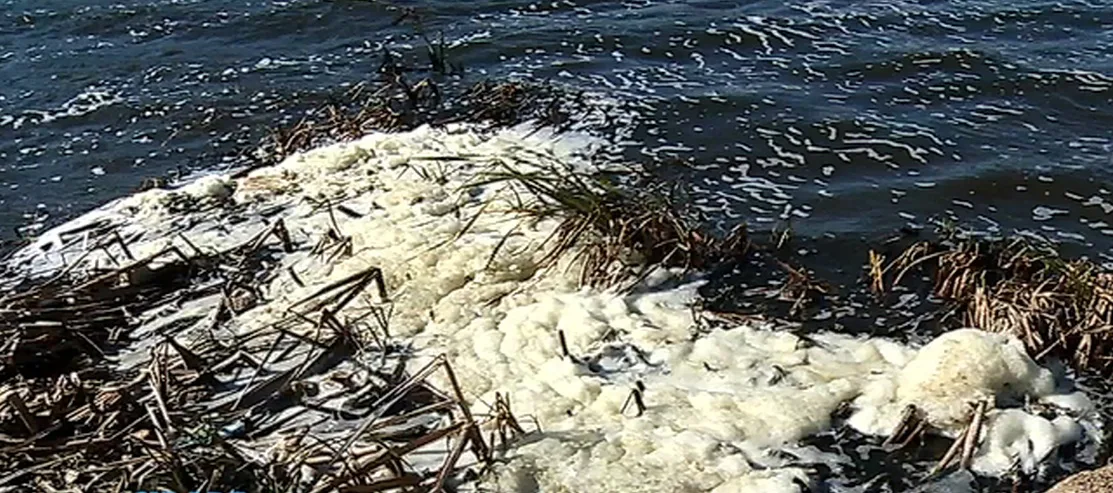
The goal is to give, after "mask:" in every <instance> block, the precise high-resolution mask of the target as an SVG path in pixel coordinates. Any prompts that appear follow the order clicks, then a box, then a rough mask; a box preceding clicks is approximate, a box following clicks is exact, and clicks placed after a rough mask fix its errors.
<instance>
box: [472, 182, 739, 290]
mask: <svg viewBox="0 0 1113 493" xmlns="http://www.w3.org/2000/svg"><path fill="white" fill-rule="evenodd" d="M618 178H622V179H624V180H626V181H627V183H623V184H622V185H621V186H620V185H619V183H618ZM490 183H504V184H508V185H510V187H511V189H512V190H514V191H515V192H516V195H515V196H516V197H517V199H518V202H517V203H516V204H515V207H514V208H515V209H516V211H517V212H520V213H522V214H525V215H527V216H531V217H534V218H547V217H558V218H561V223H560V226H559V227H558V228H557V230H556V232H555V233H554V234H553V236H552V237H551V238H550V240H549V250H548V252H547V255H546V257H545V261H544V263H549V264H551V263H553V262H555V261H556V260H557V259H559V258H560V257H562V256H564V255H565V254H568V253H572V254H574V255H575V256H576V259H575V260H576V261H577V265H578V266H579V268H580V269H581V271H580V281H581V283H582V284H586V285H596V286H600V285H615V284H617V283H618V282H620V281H622V280H628V279H631V278H633V279H640V278H641V275H644V274H646V273H647V272H648V270H647V269H648V268H651V267H656V266H660V267H679V268H683V269H701V268H704V267H708V266H710V265H713V264H715V263H717V262H721V261H724V260H727V259H729V258H741V257H742V256H744V255H745V254H746V253H747V251H748V250H749V241H748V240H747V235H746V230H745V228H742V227H739V228H736V229H735V230H734V231H732V232H731V233H730V234H728V235H726V236H725V237H722V238H718V237H714V236H711V235H708V234H706V233H704V232H702V231H701V230H700V227H701V225H702V220H701V218H700V216H699V214H698V213H695V212H690V211H685V210H683V209H681V208H680V207H678V206H677V204H678V203H679V202H678V201H677V200H675V199H674V195H675V191H674V189H672V188H670V187H669V186H668V185H666V184H663V183H659V182H654V181H653V180H652V179H651V178H649V177H648V176H642V175H638V174H636V173H634V172H632V171H624V172H621V173H596V174H585V173H581V172H578V171H576V170H572V169H567V168H564V167H561V166H560V165H557V164H553V165H548V166H545V167H542V168H539V169H537V170H535V171H521V170H519V169H514V168H510V167H504V168H498V169H495V170H492V171H491V172H489V173H487V174H485V176H484V178H483V179H482V180H481V181H480V182H479V183H477V185H483V184H490ZM523 196H524V197H525V198H523ZM632 273H633V274H635V275H634V276H633V277H631V274H632Z"/></svg>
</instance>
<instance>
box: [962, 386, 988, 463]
mask: <svg viewBox="0 0 1113 493" xmlns="http://www.w3.org/2000/svg"><path fill="white" fill-rule="evenodd" d="M986 407H987V402H986V401H980V402H978V404H977V406H976V407H975V409H974V416H973V418H971V420H970V430H969V431H967V433H966V437H965V438H966V439H965V440H964V443H963V445H962V461H961V462H960V463H959V464H960V466H961V467H962V468H963V469H969V468H970V462H971V460H972V459H973V457H974V450H975V449H977V448H978V437H979V436H980V435H981V432H982V420H983V419H984V418H985V411H986Z"/></svg>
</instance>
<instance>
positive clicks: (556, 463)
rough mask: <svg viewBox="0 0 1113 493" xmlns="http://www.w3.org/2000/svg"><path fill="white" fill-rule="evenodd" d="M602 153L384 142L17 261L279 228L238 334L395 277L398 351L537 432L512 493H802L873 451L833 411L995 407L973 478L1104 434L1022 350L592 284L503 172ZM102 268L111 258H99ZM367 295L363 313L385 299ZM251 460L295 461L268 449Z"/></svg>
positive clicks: (128, 202) (549, 145)
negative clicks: (554, 258) (281, 233)
mask: <svg viewBox="0 0 1113 493" xmlns="http://www.w3.org/2000/svg"><path fill="white" fill-rule="evenodd" d="M603 147H604V144H603V143H602V142H600V141H597V140H596V139H594V138H593V137H591V136H590V135H588V134H583V133H577V132H565V133H559V134H558V133H553V132H551V131H549V130H546V129H537V128H532V127H529V126H526V125H521V126H516V127H511V128H507V129H501V130H487V129H480V128H479V127H473V126H467V125H450V126H447V127H445V128H433V127H428V126H423V127H419V128H416V129H414V130H411V131H405V132H397V133H372V134H369V135H366V136H364V137H362V138H359V139H357V140H354V141H351V142H347V143H342V144H334V145H328V146H324V147H320V148H316V149H312V150H309V151H306V152H301V153H298V154H294V155H292V156H290V157H288V158H286V159H285V160H284V161H282V162H281V163H280V164H278V165H275V166H271V167H266V168H261V169H258V170H255V171H252V172H251V173H249V174H246V175H245V176H242V177H239V178H232V177H230V176H221V175H211V176H206V177H202V178H199V179H197V180H195V181H193V182H191V183H188V184H185V185H184V186H181V187H179V188H175V189H169V190H151V191H146V192H142V193H139V194H136V195H133V196H130V197H126V198H123V199H120V200H117V201H115V202H113V203H110V204H108V205H106V206H105V207H102V208H100V209H98V210H96V211H93V212H91V213H89V214H88V215H86V216H83V217H81V218H78V219H76V220H74V221H73V222H71V223H69V224H67V225H64V226H62V227H59V228H56V229H55V230H53V231H52V232H48V233H46V234H44V235H43V236H41V237H40V238H39V239H38V240H37V241H36V242H35V243H33V244H31V245H29V246H27V247H25V248H24V249H23V250H22V251H20V252H17V253H16V254H15V255H14V256H13V257H12V259H11V260H10V262H9V263H10V264H11V265H13V266H19V267H18V268H17V269H22V271H21V272H23V273H24V274H27V275H30V274H31V273H36V272H39V273H41V272H51V271H56V270H58V269H59V268H60V266H62V265H68V264H71V263H72V261H73V260H72V252H73V251H74V249H76V248H79V247H80V245H76V244H75V242H73V241H65V240H63V239H62V238H61V237H60V235H59V234H58V233H59V232H61V231H67V230H73V229H75V228H79V227H81V226H82V225H88V224H93V223H112V224H115V225H119V231H120V234H121V235H123V236H124V237H126V238H129V249H130V250H131V252H130V254H131V255H134V256H135V257H143V256H145V255H149V254H152V253H155V252H158V251H161V250H162V249H164V248H165V247H166V246H167V245H170V244H175V242H180V240H179V238H180V237H182V236H184V237H188V239H189V241H190V243H191V244H192V245H191V246H195V247H196V248H197V249H199V250H201V251H217V250H222V249H226V248H228V247H229V246H231V245H234V244H238V243H242V242H244V241H246V240H248V239H250V235H251V233H254V232H255V231H257V230H259V229H260V228H261V227H263V226H265V225H267V224H272V223H273V221H275V220H276V219H278V218H281V219H282V220H283V222H284V224H285V228H286V229H287V230H288V231H289V234H290V236H291V239H292V241H293V242H294V243H295V244H298V245H304V246H306V248H298V249H295V250H294V251H293V252H292V253H288V254H286V255H284V256H282V257H281V258H280V259H279V260H277V262H278V264H277V265H275V266H272V268H271V272H273V275H271V276H270V277H269V280H268V281H267V282H266V283H265V284H264V285H263V286H262V288H261V292H260V293H259V296H258V297H259V303H258V304H257V306H254V307H253V308H250V309H247V310H245V311H243V312H241V313H238V314H237V315H236V316H235V318H234V319H233V321H232V322H231V323H230V324H229V325H228V326H227V330H230V331H233V332H235V331H238V332H240V333H252V332H255V331H260V330H266V328H267V327H269V326H271V325H274V324H275V323H276V322H277V321H279V320H281V319H284V318H285V317H286V316H287V313H288V310H289V309H290V308H291V306H293V305H294V304H295V303H297V302H298V301H299V300H302V299H305V298H306V297H307V296H309V295H311V294H312V293H314V292H315V291H317V290H319V289H320V288H321V287H322V286H325V285H327V284H329V283H330V282H333V281H335V280H338V279H341V278H344V277H346V276H351V275H353V274H355V273H358V272H361V271H364V270H366V269H368V268H370V267H378V268H380V269H382V271H383V273H384V276H385V283H386V286H387V289H388V291H389V293H390V299H391V302H392V303H393V305H392V306H393V308H392V314H391V319H390V334H389V337H390V338H391V339H392V340H394V341H395V342H396V343H397V344H399V345H403V346H406V347H408V348H409V350H411V351H412V352H413V354H414V356H415V357H414V358H413V359H412V360H411V361H410V363H409V365H410V366H411V367H413V368H416V367H419V366H420V365H421V364H423V363H424V362H427V361H430V360H432V359H433V358H434V357H436V356H438V355H445V356H446V357H447V359H448V361H450V362H451V364H452V365H453V367H454V368H455V372H456V375H457V377H458V380H459V384H460V386H461V387H462V391H463V393H464V395H465V397H466V399H467V400H468V405H469V406H470V407H471V408H472V410H473V412H475V413H476V414H477V415H483V414H485V413H489V412H490V410H491V409H490V406H491V405H492V403H494V402H495V401H496V393H498V394H500V395H508V396H509V400H510V402H511V403H512V405H513V409H514V412H515V414H516V415H518V417H519V420H520V421H521V422H522V423H523V426H525V428H526V429H527V431H529V432H530V433H528V434H527V435H525V436H523V437H520V438H519V439H518V440H517V441H515V442H513V443H511V444H510V446H509V447H508V448H507V449H506V450H505V451H503V452H502V459H503V460H501V461H499V462H498V463H497V464H496V465H495V466H494V467H492V468H491V470H490V471H489V472H488V474H486V475H485V476H484V477H483V478H482V479H481V480H480V481H481V484H485V485H487V486H490V487H497V488H498V489H500V490H502V491H523V492H524V491H575V492H622V491H715V492H735V491H736V492H774V491H799V489H800V487H801V485H812V484H814V483H816V482H817V481H818V480H819V479H818V478H817V476H816V474H815V471H816V467H815V466H816V465H818V464H828V465H832V466H833V467H837V465H838V464H840V463H846V462H847V461H853V460H855V458H853V457H848V456H839V455H836V454H832V453H831V452H829V451H821V450H819V449H817V448H815V447H811V446H805V445H801V443H800V441H801V440H803V439H805V438H806V437H809V436H811V435H814V434H817V433H821V432H824V431H827V430H829V429H831V428H832V427H833V426H841V425H842V423H839V422H836V420H835V419H834V418H833V416H836V415H838V414H839V413H840V412H843V411H846V410H849V418H848V419H846V424H847V425H849V426H851V427H853V428H855V429H857V430H858V431H860V432H862V433H864V434H867V435H878V436H884V435H887V434H888V433H889V432H890V431H892V430H893V429H894V427H895V426H896V425H897V424H898V422H899V421H900V419H901V416H902V413H903V411H904V409H906V408H907V407H908V406H909V405H914V406H916V407H917V408H918V409H920V410H921V411H922V412H923V414H924V419H925V421H926V423H927V424H928V426H929V428H930V430H931V432H932V433H936V434H941V435H945V436H951V437H954V436H957V435H958V434H959V433H960V431H961V430H962V428H963V427H964V426H965V425H966V424H967V422H968V421H969V420H970V417H971V414H972V409H973V405H974V404H976V403H978V402H982V401H984V402H987V403H988V409H989V411H988V412H987V414H986V425H985V428H984V430H983V433H982V435H981V437H980V446H979V447H978V448H977V451H976V453H975V455H974V458H973V462H972V469H973V470H974V471H975V472H977V473H979V474H984V475H989V476H998V475H1004V474H1007V473H1009V472H1010V471H1011V470H1013V469H1014V468H1020V469H1022V470H1024V471H1026V472H1029V473H1033V472H1037V471H1039V470H1040V469H1041V468H1043V467H1047V466H1048V464H1049V463H1052V462H1054V461H1055V460H1056V457H1057V455H1056V454H1057V451H1058V450H1059V449H1060V447H1062V446H1064V445H1066V444H1072V443H1079V442H1083V443H1090V444H1092V443H1095V442H1097V441H1099V440H1100V436H1101V428H1102V425H1103V424H1102V423H1101V421H1100V417H1099V416H1098V414H1097V412H1096V411H1095V410H1094V408H1093V405H1092V404H1091V403H1090V402H1089V401H1088V399H1087V398H1086V397H1085V396H1083V395H1082V394H1080V393H1077V392H1073V391H1072V390H1070V387H1069V382H1062V381H1059V382H1057V381H1056V379H1055V378H1054V377H1053V376H1052V374H1051V372H1050V371H1048V370H1047V369H1045V368H1041V367H1040V366H1039V365H1037V364H1036V363H1035V362H1034V361H1033V360H1032V359H1031V358H1030V357H1029V356H1028V355H1027V354H1026V353H1025V350H1024V347H1023V345H1022V344H1020V343H1019V341H1017V340H1015V339H1013V338H1011V337H1010V336H1006V335H1001V334H993V333H988V332H983V331H980V330H975V329H963V330H958V331H952V332H949V333H946V334H944V335H942V336H940V337H939V338H937V339H935V340H933V341H931V342H929V343H927V344H926V345H924V346H922V347H917V346H915V345H909V344H904V343H901V342H897V341H892V340H887V339H882V338H867V337H859V336H851V335H846V334H839V333H835V332H819V333H814V334H809V335H807V336H804V335H797V334H793V333H791V332H790V331H786V330H782V329H783V328H784V327H782V326H781V325H779V324H778V322H775V321H756V320H755V321H750V322H734V323H728V322H713V321H710V320H709V319H708V317H705V316H704V314H702V313H700V311H699V309H698V301H699V294H698V289H699V287H700V285H701V284H702V283H703V282H704V281H703V279H701V273H699V272H688V273H685V272H680V271H678V270H675V269H666V268H660V269H657V270H655V271H653V272H652V273H651V274H650V275H648V276H646V277H645V279H643V280H641V281H640V282H637V283H636V284H635V285H634V287H633V288H631V289H629V290H623V291H619V290H617V289H606V288H600V287H590V288H589V287H582V286H581V284H580V283H579V277H578V269H577V265H576V262H577V257H576V256H575V255H565V256H563V257H562V258H561V260H560V261H559V262H557V263H556V264H553V265H549V264H547V263H546V262H545V260H546V257H547V255H548V252H549V248H550V247H551V246H552V237H553V235H554V232H555V231H556V230H557V228H558V226H559V224H560V220H561V218H560V217H558V216H553V217H547V218H546V217H541V218H539V217H528V218H526V217H523V216H522V215H521V214H520V213H519V210H520V209H521V206H522V205H523V201H525V202H524V203H525V205H526V206H527V207H528V201H529V198H528V194H527V193H526V192H525V191H524V190H521V189H518V188H516V187H515V184H514V183H513V182H509V181H492V180H485V176H487V174H488V173H491V172H492V171H495V170H500V169H507V168H511V169H514V170H516V171H519V172H544V171H545V170H546V169H551V168H552V167H553V166H559V167H560V168H561V169H566V170H575V171H576V172H578V173H584V174H591V173H595V172H597V171H599V165H598V164H597V161H598V160H597V159H596V157H597V156H596V153H597V152H598V151H599V150H600V149H601V148H603ZM338 208H342V210H339V209H338ZM343 211H347V212H343ZM327 238H333V239H332V240H326V239H327ZM77 243H79V242H77ZM310 247H315V248H310ZM44 252H45V253H44ZM67 255H70V257H69V258H67V257H66V256H67ZM105 262H107V260H106V259H105V258H103V257H102V256H101V255H100V254H99V253H94V254H91V255H88V256H86V257H85V258H83V259H82V260H81V261H80V268H85V269H91V268H93V267H94V266H95V265H97V264H98V263H100V264H101V265H102V266H103V265H104V263H105ZM17 272H20V271H17ZM367 298H368V299H366V300H364V299H362V298H361V299H359V300H357V301H356V302H355V303H353V304H352V306H351V307H349V308H345V310H356V309H357V306H358V305H359V303H364V302H366V303H377V302H381V301H382V300H372V299H370V298H371V297H370V295H368V296H367ZM338 315H339V316H341V317H343V316H345V315H346V314H345V313H340V314H338ZM159 316H170V315H169V314H161V315H159ZM159 316H152V317H151V318H150V319H149V320H148V321H147V322H148V323H151V324H157V323H159V322H158V318H159ZM296 330H301V331H304V332H305V333H308V332H309V331H310V330H311V328H310V327H308V326H305V327H301V328H299V329H296ZM183 337H188V334H187V335H184V336H183ZM565 348H566V350H567V354H566V353H565ZM124 360H126V358H124ZM329 382H330V380H329V378H327V376H325V377H321V378H319V379H318V383H319V384H320V385H321V386H322V392H326V393H327V392H329V391H334V390H337V389H336V388H330V387H329V386H330V385H333V386H334V387H335V384H330V383H329ZM440 383H442V384H443V385H445V386H447V385H448V384H449V383H448V382H443V381H442V382H440ZM635 391H636V392H635ZM635 393H636V394H637V395H638V399H637V400H638V401H640V402H637V403H632V402H631V401H632V395H634V394H635ZM643 405H644V409H643V408H642V407H643ZM1037 406H1038V407H1039V408H1040V409H1041V410H1042V411H1040V412H1037V411H1036V410H1034V409H1035V408H1036V407H1037ZM254 457H255V460H258V461H268V460H278V459H279V456H278V454H277V452H276V451H275V450H274V449H273V448H272V449H268V448H267V447H258V449H257V450H256V451H255V456H254ZM307 474H308V473H307Z"/></svg>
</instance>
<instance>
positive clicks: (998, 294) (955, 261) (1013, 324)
mask: <svg viewBox="0 0 1113 493" xmlns="http://www.w3.org/2000/svg"><path fill="white" fill-rule="evenodd" d="M882 263H883V260H882V259H881V257H880V255H879V254H877V253H873V254H872V259H871V268H870V278H871V285H872V286H873V289H874V290H875V292H879V293H881V292H884V291H885V289H886V288H885V286H895V285H899V284H901V283H902V282H907V281H912V280H913V276H912V273H915V272H920V273H924V274H926V275H929V276H931V279H932V281H931V291H932V294H933V295H935V296H937V297H938V298H940V299H942V300H945V301H947V302H948V303H949V307H948V310H953V312H954V313H955V314H956V315H955V316H954V317H951V319H950V320H949V321H944V322H945V323H948V324H949V325H951V326H952V327H953V326H970V327H978V328H981V329H984V330H988V331H991V332H1004V333H1009V334H1013V335H1015V336H1016V337H1018V338H1019V339H1020V340H1022V341H1024V344H1025V346H1026V348H1027V349H1028V351H1029V353H1030V354H1031V355H1033V357H1035V358H1036V359H1037V360H1040V359H1042V358H1043V357H1045V356H1048V355H1055V356H1059V357H1061V358H1063V359H1064V360H1067V361H1070V362H1071V363H1072V364H1073V366H1074V367H1075V368H1077V369H1079V370H1094V371H1098V372H1102V373H1108V372H1109V371H1110V370H1113V273H1111V272H1109V271H1107V270H1106V269H1105V268H1103V267H1102V266H1100V265H1098V264H1096V263H1094V262H1092V261H1090V260H1087V259H1065V258H1063V257H1062V256H1061V255H1060V254H1059V253H1058V251H1057V250H1056V249H1055V247H1054V246H1053V245H1051V244H1049V243H1047V242H1044V241H1042V240H1039V239H1034V238H1031V237H1026V236H1015V237H1011V238H997V239H986V238H973V237H968V236H965V235H962V234H961V233H952V234H948V235H945V236H944V237H943V238H942V239H941V240H940V241H935V242H918V243H915V244H913V245H911V246H909V247H907V248H906V249H905V250H904V251H903V252H901V253H900V254H899V255H897V256H896V257H895V258H894V259H893V260H892V261H890V262H888V263H887V264H886V265H885V266H884V267H881V264H882Z"/></svg>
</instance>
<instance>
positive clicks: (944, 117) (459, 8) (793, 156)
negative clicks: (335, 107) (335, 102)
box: [0, 0, 1113, 260]
mask: <svg viewBox="0 0 1113 493" xmlns="http://www.w3.org/2000/svg"><path fill="white" fill-rule="evenodd" d="M0 6H2V12H3V14H2V17H0V80H3V81H4V84H2V85H0V229H2V230H3V232H2V233H0V235H3V236H0V237H3V238H11V237H13V236H14V235H15V233H14V232H13V228H16V227H22V228H23V231H24V232H30V233H33V232H34V230H35V229H36V228H37V227H41V225H43V224H52V223H55V222H57V221H59V220H61V219H63V218H66V217H68V216H71V215H73V214H75V213H78V212H80V211H83V210H86V209H88V208H90V207H92V206H94V205H96V204H98V203H101V202H103V201H105V200H107V199H110V198H113V197H116V196H119V195H121V194H124V193H126V192H129V191H131V190H133V189H134V188H135V187H136V186H137V185H139V183H140V182H141V181H142V180H143V178H144V177H150V176H166V175H173V174H175V173H180V172H184V171H188V170H195V169H204V168H212V167H217V166H220V165H221V164H222V159H227V158H222V156H225V155H226V154H229V153H231V152H233V151H235V150H236V149H238V148H239V147H240V146H241V144H242V143H243V142H248V141H254V140H255V139H257V138H258V137H259V136H260V135H261V134H262V133H263V132H265V131H266V129H267V128H269V127H272V126H276V125H280V124H282V123H284V122H286V123H288V122H290V121H291V120H293V119H296V118H297V117H298V115H300V114H301V112H302V111H304V110H305V109H306V108H309V107H311V106H314V105H316V104H318V103H319V102H321V101H322V100H324V99H326V98H328V97H330V96H331V95H336V94H338V93H340V92H341V91H343V90H344V88H345V86H348V85H351V84H353V83H357V82H360V81H365V80H370V79H372V78H374V77H375V73H376V69H377V68H378V67H379V65H380V63H381V62H382V57H383V52H384V50H389V51H391V52H393V53H395V54H396V55H400V56H402V57H403V58H404V57H409V58H410V59H413V60H420V59H421V57H423V56H424V53H423V51H422V50H424V41H423V40H422V39H421V37H419V36H418V34H417V32H416V29H415V27H414V23H413V22H411V21H410V20H405V21H403V22H400V23H399V22H396V21H397V20H398V18H399V17H400V15H401V13H402V12H404V10H405V9H406V8H413V9H415V13H416V14H415V15H414V16H412V17H411V18H420V19H421V30H422V31H423V32H424V33H425V34H426V35H427V36H429V37H431V38H433V39H437V38H438V37H439V36H440V35H441V34H443V36H444V40H445V43H446V44H447V46H448V47H449V51H448V54H449V59H450V61H452V62H454V63H456V64H459V65H460V66H462V67H463V68H464V72H463V73H462V74H461V75H450V76H441V79H442V82H447V83H451V82H452V81H458V82H473V81H477V80H481V79H484V78H505V77H516V78H523V79H533V80H551V81H557V82H559V83H562V84H566V85H569V86H572V87H574V88H580V89H586V90H591V91H595V92H601V93H604V94H609V95H611V96H613V97H615V98H617V99H621V100H626V101H632V102H636V105H637V106H638V108H639V111H640V112H641V115H642V116H641V118H640V119H639V121H638V127H637V129H636V131H635V139H633V142H632V143H631V144H630V148H629V157H631V158H635V159H639V160H642V161H644V162H646V163H665V164H666V165H665V166H663V167H661V168H660V172H661V173H663V174H665V175H666V176H668V177H669V178H670V179H674V180H677V181H678V182H681V183H686V184H688V185H690V188H691V191H692V195H691V197H692V200H693V201H694V202H695V203H696V204H698V205H700V206H701V207H703V208H706V209H708V210H712V211H714V213H715V217H717V218H719V219H720V220H722V221H723V222H724V223H732V222H735V221H738V220H746V221H748V222H750V223H751V224H753V225H755V226H756V227H757V228H758V229H763V228H764V229H772V228H783V227H786V226H791V227H792V228H793V230H794V231H795V232H796V233H797V234H799V235H803V236H810V237H820V236H824V235H834V236H835V237H836V238H845V239H847V240H848V241H850V240H851V239H855V241H857V240H860V239H861V238H874V237H878V236H880V235H886V234H889V233H891V232H893V231H895V230H897V229H899V228H900V227H902V226H905V225H912V226H916V225H923V224H926V223H927V222H928V221H929V219H931V218H953V219H956V220H958V221H960V222H962V223H965V224H967V225H970V226H973V227H977V228H981V229H986V230H990V231H995V230H999V231H1004V232H1007V231H1012V230H1014V229H1021V230H1030V231H1033V232H1038V233H1041V234H1043V235H1045V236H1048V237H1051V238H1054V239H1057V240H1061V241H1064V242H1067V243H1069V244H1073V245H1077V247H1078V248H1077V250H1079V251H1082V252H1087V253H1089V254H1091V255H1094V256H1097V255H1101V256H1103V257H1107V258H1108V259H1110V260H1113V257H1110V256H1108V255H1107V254H1108V248H1109V246H1110V245H1111V244H1113V242H1111V241H1110V240H1111V238H1113V219H1110V218H1109V214H1110V212H1113V197H1111V196H1110V194H1111V190H1113V185H1111V184H1108V183H1107V182H1109V181H1110V180H1109V179H1110V175H1111V173H1113V140H1111V131H1113V130H1111V129H1113V126H1111V124H1113V105H1111V104H1110V103H1111V96H1113V57H1111V56H1110V54H1111V53H1113V50H1111V44H1113V9H1111V8H1109V7H1108V5H1103V4H1102V3H1101V2H1097V1H1090V2H1088V1H1060V2H1045V1H1033V0H1020V1H1009V2H1004V1H990V0H978V1H950V2H940V1H891V0H884V1H880V0H879V1H868V2H848V1H835V0H830V1H803V0H777V1H756V2H722V1H686V2H680V1H627V2H602V1H579V2H572V1H560V2H548V3H530V2H518V1H489V0H485V1H474V2H457V1H432V2H430V1H426V2H401V1H399V2H376V1H360V0H347V1H346V0H331V1H329V0H302V1H232V0H206V1H200V0H196V1H188V0H171V1H151V0H141V1H140V0H130V1H124V2H115V3H113V2H104V1H94V0H35V1H31V0H3V1H0Z"/></svg>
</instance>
